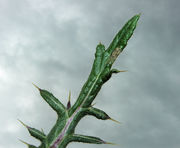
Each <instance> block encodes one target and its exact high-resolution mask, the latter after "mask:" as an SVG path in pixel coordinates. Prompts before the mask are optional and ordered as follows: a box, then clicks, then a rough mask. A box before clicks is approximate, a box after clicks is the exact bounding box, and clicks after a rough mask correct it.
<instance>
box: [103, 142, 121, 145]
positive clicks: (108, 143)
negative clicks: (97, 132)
mask: <svg viewBox="0 0 180 148" xmlns="http://www.w3.org/2000/svg"><path fill="white" fill-rule="evenodd" d="M104 144H111V145H118V144H116V143H112V142H105V143H104Z"/></svg>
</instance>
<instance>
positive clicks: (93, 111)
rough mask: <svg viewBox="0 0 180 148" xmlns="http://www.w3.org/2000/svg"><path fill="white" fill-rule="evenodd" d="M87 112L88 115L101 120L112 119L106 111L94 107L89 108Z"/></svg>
mask: <svg viewBox="0 0 180 148" xmlns="http://www.w3.org/2000/svg"><path fill="white" fill-rule="evenodd" d="M86 112H87V114H88V115H92V116H94V117H96V118H98V119H101V120H107V119H110V117H109V116H108V115H107V114H106V113H105V112H104V111H102V110H100V109H97V108H94V107H89V108H88V109H87V111H86Z"/></svg>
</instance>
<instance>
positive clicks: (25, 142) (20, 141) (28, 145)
mask: <svg viewBox="0 0 180 148" xmlns="http://www.w3.org/2000/svg"><path fill="white" fill-rule="evenodd" d="M18 140H19V141H20V142H22V143H24V144H26V145H27V146H29V144H28V143H27V142H25V141H23V140H21V139H18Z"/></svg>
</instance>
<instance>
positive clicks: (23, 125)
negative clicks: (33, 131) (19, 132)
mask: <svg viewBox="0 0 180 148" xmlns="http://www.w3.org/2000/svg"><path fill="white" fill-rule="evenodd" d="M17 120H18V121H19V122H20V123H21V124H22V125H23V126H25V127H26V128H28V126H27V125H26V124H25V123H23V122H22V121H21V120H19V119H17Z"/></svg>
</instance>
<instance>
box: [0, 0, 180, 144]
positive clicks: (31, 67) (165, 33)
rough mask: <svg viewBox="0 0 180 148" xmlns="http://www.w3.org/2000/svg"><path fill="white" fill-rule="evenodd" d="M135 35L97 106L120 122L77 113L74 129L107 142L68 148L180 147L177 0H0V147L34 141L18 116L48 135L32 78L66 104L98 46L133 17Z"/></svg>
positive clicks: (51, 117) (48, 122)
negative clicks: (137, 20)
mask: <svg viewBox="0 0 180 148" xmlns="http://www.w3.org/2000/svg"><path fill="white" fill-rule="evenodd" d="M138 13H142V15H141V18H140V20H139V22H138V26H137V28H136V30H135V32H134V35H133V36H132V38H131V39H130V40H129V42H128V45H127V47H126V48H125V50H124V51H123V53H122V54H121V55H120V56H119V58H118V59H117V61H116V62H115V64H114V68H117V69H120V70H128V72H125V73H120V74H118V75H113V77H112V79H111V80H110V81H108V82H107V83H106V84H105V85H104V86H103V87H102V89H101V91H100V93H99V94H98V96H97V98H96V99H95V102H96V103H97V104H96V105H95V107H97V108H100V109H102V110H104V111H105V112H106V113H108V115H109V116H111V117H112V118H114V119H116V120H118V121H120V122H122V124H121V125H118V124H116V123H114V122H111V121H101V120H97V119H96V118H94V117H85V118H83V119H82V120H81V121H80V123H79V124H78V126H77V128H76V133H79V134H85V135H90V136H98V137H101V138H102V139H103V140H105V141H109V142H113V143H117V144H119V145H120V146H112V145H91V144H82V143H71V144H69V145H68V148H112V147H114V148H115V147H121V148H180V114H179V113H180V98H179V93H180V76H179V73H180V68H179V67H180V58H179V57H180V50H179V43H180V37H179V34H180V28H179V26H180V17H179V14H180V1H179V0H98V1H96V0H0V102H1V103H0V117H1V118H0V125H1V128H0V148H25V147H26V145H24V144H23V143H21V142H19V141H18V139H22V140H24V141H26V142H28V143H31V144H34V145H37V146H38V145H39V141H37V140H35V139H34V138H33V137H30V136H29V133H28V131H27V130H26V129H25V128H24V127H23V126H22V125H21V124H20V123H19V122H18V121H17V119H21V120H22V121H23V122H25V123H26V124H28V125H29V126H31V127H35V128H38V129H41V128H43V129H44V131H45V133H48V132H49V130H50V129H51V127H52V126H53V125H54V123H55V121H56V113H55V112H54V111H53V110H52V109H51V108H50V107H49V106H48V105H47V103H46V102H44V101H43V99H42V98H41V97H40V95H39V92H38V91H37V89H36V88H34V87H33V85H32V82H33V83H35V84H36V85H38V86H39V87H40V88H44V89H47V90H49V91H51V92H52V93H53V94H54V95H55V96H56V97H58V98H59V100H60V101H61V102H62V103H64V104H66V103H67V97H68V92H69V90H71V92H72V103H74V102H75V101H76V98H77V96H78V94H79V92H80V89H81V87H82V85H83V84H84V82H85V81H86V79H87V77H88V75H89V72H90V68H91V66H92V62H93V59H94V52H95V48H96V45H97V44H98V43H99V42H100V41H101V42H102V43H103V44H104V45H105V46H106V47H108V45H109V44H110V42H111V41H112V38H113V37H114V36H115V34H116V33H117V32H118V31H119V30H120V29H121V27H122V26H123V25H124V24H125V23H126V21H128V20H129V19H130V18H131V17H132V16H133V15H135V14H138Z"/></svg>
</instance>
